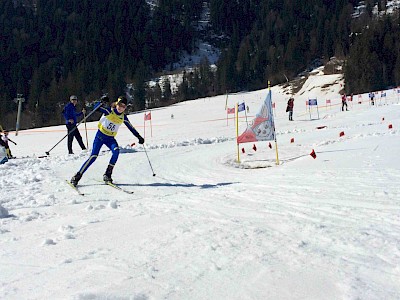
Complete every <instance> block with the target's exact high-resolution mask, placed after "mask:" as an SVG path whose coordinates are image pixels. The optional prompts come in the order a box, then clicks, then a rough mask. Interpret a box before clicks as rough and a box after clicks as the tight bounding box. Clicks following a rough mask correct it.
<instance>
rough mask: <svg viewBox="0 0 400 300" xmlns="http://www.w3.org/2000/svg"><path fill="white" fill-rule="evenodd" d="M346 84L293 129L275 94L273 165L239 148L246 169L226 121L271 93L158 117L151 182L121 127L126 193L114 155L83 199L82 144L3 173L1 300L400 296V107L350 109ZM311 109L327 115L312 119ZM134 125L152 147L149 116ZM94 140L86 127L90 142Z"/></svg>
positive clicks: (22, 141) (263, 147)
mask: <svg viewBox="0 0 400 300" xmlns="http://www.w3.org/2000/svg"><path fill="white" fill-rule="evenodd" d="M341 83H342V78H341V77H340V76H339V75H334V76H333V75H330V76H322V75H314V76H311V77H310V78H309V79H308V81H307V82H306V83H305V85H304V87H303V89H302V90H300V91H299V93H298V94H296V95H295V112H294V121H293V122H289V121H288V120H287V116H286V113H285V107H286V101H287V98H288V94H286V92H287V91H286V90H285V89H284V88H282V87H273V88H272V98H273V101H274V102H275V105H276V110H275V114H276V118H275V121H276V128H277V132H278V135H277V142H278V150H279V151H278V153H279V160H280V165H276V164H275V143H274V142H272V146H273V149H270V148H269V147H268V144H269V143H268V142H260V143H257V145H256V146H257V151H254V150H252V147H253V144H242V145H240V148H244V150H245V152H246V153H245V154H243V153H241V161H242V162H241V163H240V164H238V163H237V162H236V157H237V152H236V150H237V147H236V144H235V134H236V133H235V127H234V122H233V119H232V118H229V119H228V120H227V118H226V113H225V102H226V99H227V102H228V107H232V106H233V105H234V103H236V102H242V101H245V102H246V105H248V106H249V108H250V112H249V114H248V115H247V117H248V119H249V121H250V120H251V119H252V116H254V114H255V113H256V111H257V110H258V108H259V107H260V105H261V103H262V101H263V99H264V97H265V96H266V93H267V90H260V91H255V92H250V93H238V94H234V95H229V96H228V98H227V97H226V96H218V97H214V98H205V99H199V100H195V101H190V102H184V103H180V104H177V105H174V106H171V107H166V108H161V109H157V110H153V111H152V131H151V129H150V122H147V124H146V130H145V136H146V150H147V154H148V157H149V159H150V162H151V164H152V166H153V168H154V172H155V173H156V176H155V177H153V176H152V170H151V168H150V165H149V161H148V160H147V156H146V153H145V152H144V149H143V148H142V147H141V146H138V145H134V146H133V147H131V146H128V145H130V144H131V143H132V142H136V138H134V137H133V136H132V135H131V134H130V132H129V130H128V129H126V128H124V127H122V128H121V129H120V132H119V133H118V136H117V139H118V141H119V143H120V146H121V147H123V149H122V153H121V155H120V159H119V161H118V163H117V165H116V167H115V171H114V180H115V182H117V183H120V184H121V185H122V186H123V188H125V189H129V190H132V191H134V194H133V195H129V194H125V193H123V192H120V191H118V190H115V189H113V188H111V187H109V186H106V185H104V184H102V183H101V182H100V180H101V178H102V174H103V172H104V170H105V168H106V166H107V163H108V160H109V158H110V153H109V152H108V151H107V150H106V149H103V150H104V151H103V152H102V153H101V155H100V156H99V157H98V159H97V161H96V162H95V163H94V165H93V166H92V167H91V168H90V169H89V170H88V171H87V173H85V175H84V177H83V178H82V180H81V182H80V183H81V186H80V189H81V191H82V192H84V193H85V196H79V195H78V194H77V193H76V192H75V191H74V190H73V189H72V188H71V187H69V186H68V185H67V184H66V183H65V179H69V178H70V177H71V176H72V175H73V174H74V173H75V172H76V171H77V170H78V169H79V167H80V166H81V164H82V163H83V162H84V161H85V159H86V158H87V157H88V155H89V154H88V153H79V150H78V148H77V145H76V142H75V143H74V147H75V149H74V150H75V153H79V154H76V155H73V156H68V155H66V154H65V153H67V150H66V144H65V143H64V142H63V143H61V144H60V145H59V146H58V147H56V148H55V149H54V150H52V151H51V156H50V157H49V158H42V159H39V158H34V157H29V158H22V159H15V160H11V161H10V162H8V163H6V164H5V165H1V166H0V206H1V207H2V209H1V210H0V217H1V219H0V298H2V299H398V298H400V285H399V284H398V283H399V282H400V268H399V265H400V221H399V213H400V202H399V199H400V190H399V187H398V182H399V180H400V163H399V160H398V159H397V156H398V152H399V148H400V147H399V146H400V139H399V130H398V128H399V127H400V105H399V104H398V103H399V94H398V93H397V90H390V91H387V97H386V98H382V99H380V94H377V98H378V99H377V104H379V105H376V106H370V105H369V103H368V101H367V97H366V95H363V96H362V97H361V98H359V97H358V95H355V96H354V100H355V101H353V103H352V104H349V109H350V111H348V112H341V111H340V106H339V102H340V97H339V95H338V92H339V90H341V86H340V84H341ZM330 84H332V85H330ZM322 86H323V88H322ZM308 97H313V98H314V97H316V98H317V99H318V102H319V107H318V111H317V110H316V108H314V109H313V110H312V111H311V112H309V111H308V110H307V107H306V105H305V101H306V100H307V99H308ZM327 99H330V100H331V105H328V106H325V104H326V100H327ZM358 101H360V102H361V104H358ZM363 101H364V102H363ZM310 113H311V118H310ZM318 113H319V119H317V117H318ZM171 114H173V115H174V118H173V119H172V118H171ZM241 114H242V115H241V116H240V132H242V131H243V130H244V128H245V124H246V122H245V119H246V118H245V115H244V114H243V113H241ZM129 118H130V120H131V121H132V123H133V124H134V125H135V126H136V128H137V129H138V130H139V132H140V133H141V134H142V135H143V134H144V127H143V113H138V114H134V115H130V116H129ZM310 119H311V120H310ZM389 124H391V125H392V129H389ZM317 127H318V128H322V129H317ZM80 130H81V133H82V135H83V136H85V133H84V127H81V128H80ZM342 131H343V132H344V134H345V135H344V136H342V137H339V133H340V132H342ZM95 132H96V123H89V124H88V135H89V141H90V142H89V145H90V144H91V142H92V140H93V136H94V134H95ZM64 134H65V128H64V127H63V126H59V127H48V128H41V129H35V130H26V131H21V132H20V133H19V135H18V136H16V137H14V136H11V138H12V139H13V140H15V141H16V142H17V143H18V145H17V146H13V145H11V147H12V150H13V153H14V155H16V156H18V157H21V156H32V155H36V156H39V155H43V154H44V152H45V151H47V150H49V149H50V148H51V147H52V146H53V145H54V144H55V143H56V142H57V141H58V140H59V139H60V138H62V137H63V135H64ZM292 138H293V139H294V143H291V142H290V141H291V139H292ZM312 149H314V150H315V151H316V154H317V158H316V159H313V158H312V157H311V156H310V155H309V153H310V152H311V150H312Z"/></svg>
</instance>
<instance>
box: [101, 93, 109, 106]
mask: <svg viewBox="0 0 400 300" xmlns="http://www.w3.org/2000/svg"><path fill="white" fill-rule="evenodd" d="M100 101H101V103H102V104H103V105H105V104H108V103H109V102H110V98H108V96H107V95H103V96H101V98H100Z"/></svg>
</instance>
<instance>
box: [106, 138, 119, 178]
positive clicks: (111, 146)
mask: <svg viewBox="0 0 400 300" xmlns="http://www.w3.org/2000/svg"><path fill="white" fill-rule="evenodd" d="M106 146H107V147H108V148H109V149H110V150H111V152H112V156H111V159H110V162H109V164H108V166H107V170H106V172H105V173H104V175H103V180H104V181H106V182H112V178H111V175H112V172H113V169H114V166H115V164H116V163H117V160H118V156H119V146H118V143H117V141H116V140H115V139H114V138H113V139H110V140H109V141H108V142H107V143H106Z"/></svg>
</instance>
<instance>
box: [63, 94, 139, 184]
mask: <svg viewBox="0 0 400 300" xmlns="http://www.w3.org/2000/svg"><path fill="white" fill-rule="evenodd" d="M108 101H109V99H108V97H107V96H103V97H102V99H101V102H99V103H97V104H96V106H95V108H94V109H97V108H98V110H99V111H100V112H102V113H103V116H102V117H101V118H100V120H99V123H98V131H97V133H96V137H95V139H94V142H93V149H92V153H91V154H90V157H89V159H88V160H87V161H85V163H84V164H83V165H82V167H81V168H80V170H79V171H78V173H76V174H75V175H74V176H73V177H72V178H71V184H72V185H74V186H76V185H77V184H78V182H79V180H80V179H81V177H82V175H83V173H85V172H86V170H87V169H88V168H89V167H90V165H91V164H92V163H93V162H94V161H95V160H96V158H97V156H98V155H99V152H100V148H101V147H102V146H103V145H106V146H107V147H108V148H109V149H110V150H111V152H112V156H111V159H110V162H109V164H108V167H107V170H106V172H105V173H104V175H103V180H104V181H105V182H110V183H112V178H111V175H112V171H113V169H114V166H115V163H116V162H117V160H118V155H119V146H118V143H117V141H116V139H115V136H116V135H117V132H118V129H119V127H120V125H121V124H122V123H124V124H125V125H126V126H127V127H128V129H129V130H130V131H131V132H132V133H133V135H134V136H135V137H137V138H138V140H139V144H143V143H144V139H143V138H142V136H141V135H140V134H139V133H138V132H137V130H136V129H135V128H134V127H133V126H132V124H131V123H130V122H129V120H128V117H127V116H126V115H125V114H124V111H125V109H126V105H127V103H128V101H127V99H126V98H125V97H124V96H121V97H119V98H118V100H117V102H114V103H112V104H111V106H110V107H103V105H104V106H105V104H103V103H104V102H108Z"/></svg>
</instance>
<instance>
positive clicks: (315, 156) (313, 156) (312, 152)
mask: <svg viewBox="0 0 400 300" xmlns="http://www.w3.org/2000/svg"><path fill="white" fill-rule="evenodd" d="M310 155H311V156H312V158H314V159H316V158H317V154H315V151H314V149H312V151H311V153H310Z"/></svg>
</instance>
